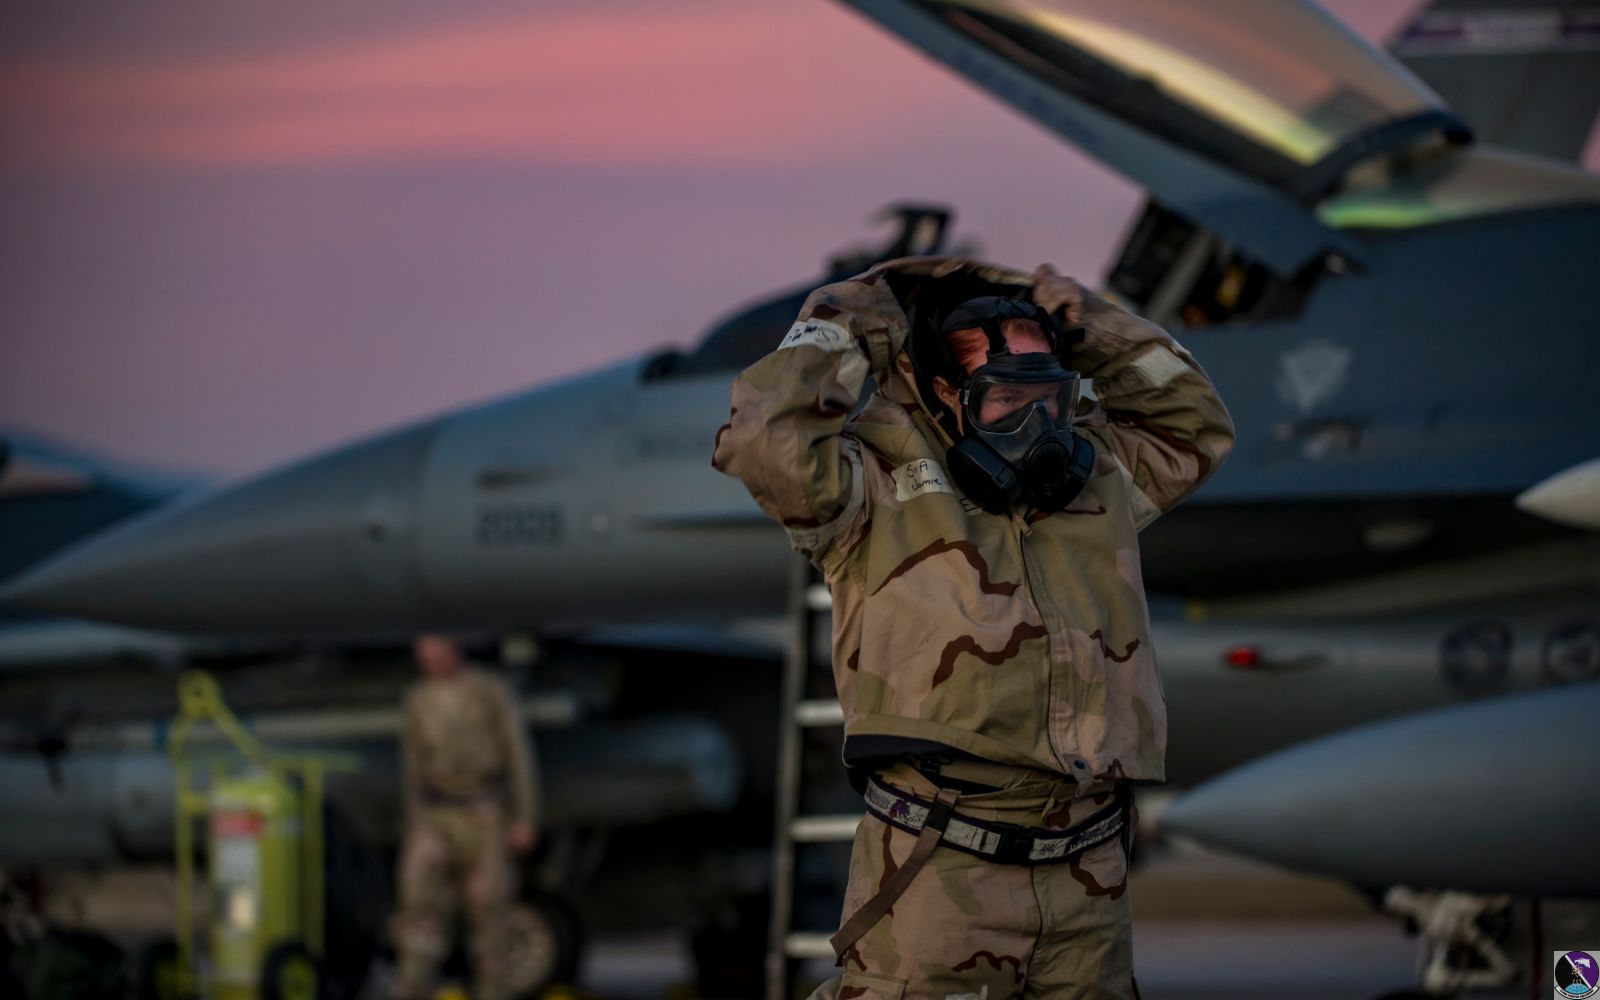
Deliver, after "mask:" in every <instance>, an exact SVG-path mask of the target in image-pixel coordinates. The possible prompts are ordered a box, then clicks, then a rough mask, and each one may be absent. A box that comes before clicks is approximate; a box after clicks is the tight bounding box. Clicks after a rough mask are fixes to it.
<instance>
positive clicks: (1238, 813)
mask: <svg viewBox="0 0 1600 1000" xmlns="http://www.w3.org/2000/svg"><path fill="white" fill-rule="evenodd" d="M1597 717H1600V683H1594V682H1589V683H1582V684H1573V685H1568V686H1566V687H1562V688H1558V689H1555V690H1549V691H1540V692H1538V693H1535V694H1528V695H1518V696H1512V697H1503V698H1493V699H1487V700H1484V701H1479V702H1474V703H1471V704H1468V705H1461V706H1456V707H1452V708H1448V709H1441V710H1437V711H1432V712H1425V713H1422V714H1419V715H1415V716H1406V717H1403V718H1399V719H1394V720H1390V721H1388V722H1381V723H1377V724H1375V725H1370V726H1362V727H1359V728H1357V729H1352V730H1348V731H1346V732H1342V733H1339V734H1337V735H1334V736H1331V737H1327V738H1325V739H1320V740H1314V741H1312V742H1310V743H1305V744H1302V745H1300V746H1298V747H1292V748H1290V749H1289V750H1285V751H1282V752H1281V753H1276V754H1272V755H1271V756H1268V757H1265V758H1263V759H1261V760H1259V761H1255V762H1253V763H1250V764H1247V765H1245V766H1243V767H1240V768H1237V769H1235V770H1233V771H1230V772H1228V773H1226V774H1224V775H1222V776H1221V777H1218V778H1216V779H1214V780H1212V781H1210V782H1207V783H1205V784H1202V785H1199V786H1197V787H1196V788H1195V789H1193V790H1192V791H1190V792H1188V793H1187V794H1184V795H1182V796H1180V797H1179V798H1177V799H1176V800H1175V801H1174V802H1173V803H1172V804H1171V805H1170V806H1169V807H1168V808H1167V810H1166V812H1165V813H1163V815H1162V820H1161V821H1162V825H1163V826H1164V827H1165V828H1166V829H1168V830H1170V831H1172V832H1175V833H1180V834H1183V835H1186V836H1190V837H1194V838H1195V839H1197V840H1201V841H1205V842H1207V843H1211V844H1215V845H1218V846H1221V847H1226V848H1228V849H1230V850H1235V851H1240V852H1242V853H1245V854H1251V855H1255V856H1257V857H1262V858H1266V859H1268V860H1271V861H1276V862H1279V863H1281V864H1285V865H1289V866H1291V867H1296V868H1304V869H1308V870H1311V871H1319V872H1323V873H1326V874H1330V875H1336V876H1340V877H1343V878H1347V879H1349V880H1351V881H1354V882H1356V883H1357V884H1360V885H1368V886H1388V885H1395V884H1402V885H1411V886H1420V887H1426V888H1443V889H1458V890H1464V891H1470V892H1487V893H1499V892H1510V893H1516V894H1533V895H1554V896H1569V895H1584V894H1594V893H1597V892H1600V855H1597V854H1596V852H1595V851H1594V849H1593V843H1592V838H1593V836H1594V833H1593V831H1594V830H1595V829H1596V828H1597V826H1600V796H1594V795H1590V794H1586V793H1584V792H1583V791H1581V790H1580V789H1581V787H1582V784H1583V783H1584V782H1587V781H1588V776H1589V775H1591V774H1593V773H1594V769H1595V766H1596V765H1597V764H1600V744H1597V743H1596V741H1595V739H1594V735H1593V734H1594V720H1595V719H1596V718H1597ZM1574 774H1577V775H1580V776H1581V778H1580V779H1579V781H1578V783H1577V784H1574V782H1573V775H1574Z"/></svg>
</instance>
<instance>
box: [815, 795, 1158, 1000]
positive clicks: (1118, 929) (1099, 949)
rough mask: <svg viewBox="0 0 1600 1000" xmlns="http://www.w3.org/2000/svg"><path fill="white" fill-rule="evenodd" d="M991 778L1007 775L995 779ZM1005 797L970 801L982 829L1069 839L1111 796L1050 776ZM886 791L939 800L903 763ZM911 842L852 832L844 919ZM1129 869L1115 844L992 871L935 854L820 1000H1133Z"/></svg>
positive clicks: (979, 861)
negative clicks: (1007, 828)
mask: <svg viewBox="0 0 1600 1000" xmlns="http://www.w3.org/2000/svg"><path fill="white" fill-rule="evenodd" d="M991 770H1002V769H998V768H993V769H991ZM1003 770H1005V771H1010V772H1012V777H1010V778H1008V779H1007V780H1004V781H1002V782H993V783H994V784H1003V785H1004V786H1005V787H1003V788H1000V789H999V790H997V791H992V792H981V793H964V794H962V796H961V798H960V800H959V801H958V802H957V803H956V807H955V809H956V812H957V813H958V814H960V815H963V816H969V817H972V818H974V819H980V820H989V821H993V822H1001V823H1014V824H1018V825H1022V826H1030V827H1050V828H1054V829H1064V828H1066V827H1070V826H1073V825H1076V824H1078V823H1081V822H1083V821H1084V820H1086V819H1088V818H1089V817H1090V816H1091V815H1093V814H1095V813H1097V812H1099V811H1100V810H1102V809H1104V808H1105V807H1106V805H1107V804H1109V803H1110V802H1112V801H1113V799H1114V788H1113V786H1111V785H1104V786H1101V787H1098V788H1094V787H1091V788H1089V789H1086V790H1085V794H1083V795H1081V796H1077V797H1074V795H1075V793H1076V791H1077V786H1076V785H1074V784H1073V783H1072V782H1070V781H1056V780H1052V779H1050V778H1049V777H1048V776H1046V775H1044V774H1043V772H1037V771H1033V772H1029V771H1020V770H1017V769H1010V768H1007V769H1003ZM878 777H879V779H880V780H882V781H884V782H885V783H886V784H889V785H892V786H893V787H895V788H896V789H898V790H899V791H902V792H906V793H909V794H912V795H916V796H917V797H919V798H922V799H924V800H931V799H933V797H934V796H935V795H937V794H938V791H939V789H938V788H937V787H936V786H935V785H934V784H933V783H932V782H930V781H929V780H928V779H927V778H926V777H924V776H923V775H922V774H921V773H920V772H918V771H917V770H916V769H915V768H913V767H911V766H910V765H909V764H897V765H895V766H893V767H892V768H888V769H886V770H884V771H881V772H879V774H878ZM915 842H916V835H915V834H911V833H907V832H905V831H904V830H900V829H898V828H896V827H893V826H890V825H889V824H887V823H885V822H883V821H882V820H880V819H878V818H877V817H876V816H873V815H870V814H869V815H868V816H867V817H866V819H865V820H863V822H862V824H861V826H860V827H859V828H858V829H857V831H856V838H855V846H854V848H853V849H852V851H851V854H850V880H849V884H848V887H847V888H846V890H845V902H844V917H845V918H846V919H848V918H849V916H850V915H851V914H853V913H855V912H856V910H858V909H859V908H860V907H861V905H862V904H863V903H865V902H866V901H867V900H868V899H870V898H871V897H872V896H873V894H875V893H876V892H877V891H878V889H879V887H880V886H882V885H883V884H884V883H885V882H886V881H887V880H888V879H889V877H890V876H891V875H893V874H894V872H895V871H896V870H897V869H898V868H899V866H900V865H901V864H903V863H904V862H905V860H906V857H907V856H908V855H909V854H910V853H911V847H912V844H913V843H915ZM1127 873H1128V868H1127V858H1126V856H1125V854H1124V852H1123V847H1122V843H1121V840H1120V838H1114V839H1112V840H1110V841H1108V842H1106V843H1104V844H1101V845H1099V846H1097V847H1094V848H1091V849H1090V850H1088V851H1085V852H1084V853H1083V854H1081V855H1079V856H1078V857H1076V858H1074V859H1072V860H1071V861H1068V862H1062V863H1057V864H1042V865H1037V866H1033V867H1028V866H1025V865H1015V864H997V863H995V862H992V861H987V860H985V859H983V858H980V857H976V856H974V855H971V854H967V853H964V852H962V851H958V850H955V849H954V848H950V847H940V848H938V849H937V850H935V851H934V852H933V854H932V855H931V856H930V857H929V858H928V862H927V864H926V865H925V866H924V867H923V868H922V870H921V871H919V872H918V873H917V875H916V877H915V878H914V879H913V880H912V881H911V884H910V886H909V887H908V888H907V889H906V891H905V894H904V895H902V896H901V897H900V898H899V899H898V900H896V901H895V903H894V907H893V908H892V909H891V910H890V911H889V913H888V915H887V916H885V917H884V918H883V919H882V920H880V921H878V923H877V924H876V925H874V926H873V928H872V929H871V930H870V931H868V932H867V933H866V935H865V936H863V937H862V938H861V940H859V941H857V942H856V943H855V944H854V945H852V946H851V947H850V948H849V949H848V950H846V951H845V954H844V961H843V962H842V963H841V964H842V968H843V975H842V976H840V977H836V978H834V979H831V980H829V981H828V982H826V983H824V984H823V985H822V986H820V987H818V989H817V991H816V992H815V993H813V994H812V1000H901V998H904V1000H922V998H931V1000H967V998H972V1000H1005V998H1007V997H1052V998H1058V997H1059V998H1063V1000H1066V998H1084V1000H1088V998H1103V997H1104V998H1135V997H1137V995H1138V994H1137V992H1136V989H1135V987H1134V984H1133V933H1132V931H1133V927H1132V913H1131V910H1130V908H1129V900H1128V884H1127Z"/></svg>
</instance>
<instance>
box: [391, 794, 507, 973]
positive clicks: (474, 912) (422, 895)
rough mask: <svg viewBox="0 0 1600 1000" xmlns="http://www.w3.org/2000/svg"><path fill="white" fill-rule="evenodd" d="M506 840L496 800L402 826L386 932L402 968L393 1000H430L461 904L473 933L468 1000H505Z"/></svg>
mask: <svg viewBox="0 0 1600 1000" xmlns="http://www.w3.org/2000/svg"><path fill="white" fill-rule="evenodd" d="M506 836H507V820H506V815H505V809H504V808H503V807H502V806H501V805H499V804H498V803H496V802H493V801H484V802H478V803H473V804H470V805H459V806H458V805H450V806H434V807H430V808H427V809H425V810H423V812H422V814H421V815H420V816H419V817H418V818H417V820H416V821H415V822H413V823H412V824H411V825H410V826H409V827H407V829H406V834H405V841H404V843H403V845H402V846H401V849H400V861H399V865H398V870H397V872H396V879H395V880H396V884H397V886H398V890H399V891H398V895H399V901H398V904H399V905H398V911H397V912H396V914H395V916H394V920H393V923H392V927H391V931H392V936H393V939H394V946H395V952H396V957H397V958H398V961H399V969H398V972H397V974H396V977H395V981H394V986H393V989H392V990H391V995H392V996H393V997H395V1000H421V998H423V997H428V996H431V995H432V992H433V986H434V978H435V977H436V976H437V975H438V971H439V964H440V963H441V962H442V961H443V960H444V958H445V956H446V955H447V954H448V953H449V951H450V931H451V925H452V917H453V916H454V914H455V911H456V906H457V902H458V900H459V902H460V903H461V904H463V908H464V909H465V911H466V920H467V925H468V927H469V929H470V932H471V950H472V977H473V996H474V997H475V998H476V1000H503V998H505V997H506V996H508V995H509V992H508V990H507V989H506V985H505V980H506V968H505V966H506V955H507V951H508V949H509V947H510V944H511V941H510V933H509V931H510V919H511V912H512V905H513V903H514V901H515V899H516V868H515V866H514V865H513V864H512V863H511V855H510V852H509V850H508V849H507V844H506Z"/></svg>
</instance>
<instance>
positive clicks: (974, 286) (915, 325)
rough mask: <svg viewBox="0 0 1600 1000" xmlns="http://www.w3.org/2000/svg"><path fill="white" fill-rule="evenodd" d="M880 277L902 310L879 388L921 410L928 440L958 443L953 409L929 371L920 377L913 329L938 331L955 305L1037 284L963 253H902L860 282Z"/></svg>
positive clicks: (921, 427) (920, 423) (1021, 274)
mask: <svg viewBox="0 0 1600 1000" xmlns="http://www.w3.org/2000/svg"><path fill="white" fill-rule="evenodd" d="M874 276H877V277H878V278H880V279H881V280H882V282H883V284H884V286H886V289H887V292H888V294H889V295H891V296H893V298H894V301H895V305H896V307H897V308H898V310H899V312H900V318H899V324H900V329H899V330H897V331H895V333H894V334H892V335H891V339H892V340H894V341H896V342H898V343H899V345H900V347H899V350H897V351H896V352H895V355H894V357H893V359H892V361H891V362H890V363H889V364H888V365H887V366H886V367H887V376H886V377H885V378H883V379H882V380H881V381H880V383H879V386H878V388H879V392H880V393H882V395H883V396H884V397H885V398H886V399H888V400H890V401H892V402H895V403H898V404H900V405H901V406H902V407H906V408H907V410H908V412H909V411H910V410H911V408H915V409H916V410H918V411H920V415H921V420H919V421H918V429H919V430H921V431H922V433H923V434H924V436H926V437H927V439H928V441H929V442H930V443H933V444H937V445H938V446H940V447H943V448H948V447H950V446H951V445H952V444H954V434H955V427H954V426H953V422H952V420H951V419H950V418H948V417H943V416H942V415H943V414H947V413H948V412H949V411H948V410H946V409H945V408H944V406H943V405H942V404H941V403H940V402H939V401H938V400H937V399H935V398H933V394H932V386H931V384H930V383H929V382H928V381H927V376H928V374H929V373H928V372H926V371H924V372H922V373H921V377H919V373H918V369H917V365H916V358H914V357H913V349H914V343H915V341H916V338H913V337H912V331H913V329H920V330H922V331H923V332H924V333H925V334H926V333H928V332H931V331H932V330H936V329H937V328H938V325H939V320H940V319H941V318H942V317H943V316H944V314H945V313H947V312H949V311H950V310H951V309H952V308H954V307H955V306H957V305H959V304H960V303H962V302H965V301H966V300H967V299H971V298H976V297H978V296H980V295H1008V296H1009V295H1015V294H1016V293H1017V292H1019V291H1026V290H1028V289H1029V288H1031V287H1032V285H1033V279H1032V277H1031V276H1030V275H1028V274H1026V273H1024V272H1022V271H1017V270H1013V269H1011V268H1008V267H1002V266H1000V265H997V264H987V263H984V262H982V261H977V260H970V259H968V258H964V257H902V258H900V259H899V260H891V261H885V262H884V263H882V264H879V265H877V266H876V267H873V268H872V269H871V270H869V271H868V272H867V273H866V274H865V275H863V276H862V278H861V280H862V281H871V280H872V279H873V277H874Z"/></svg>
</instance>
